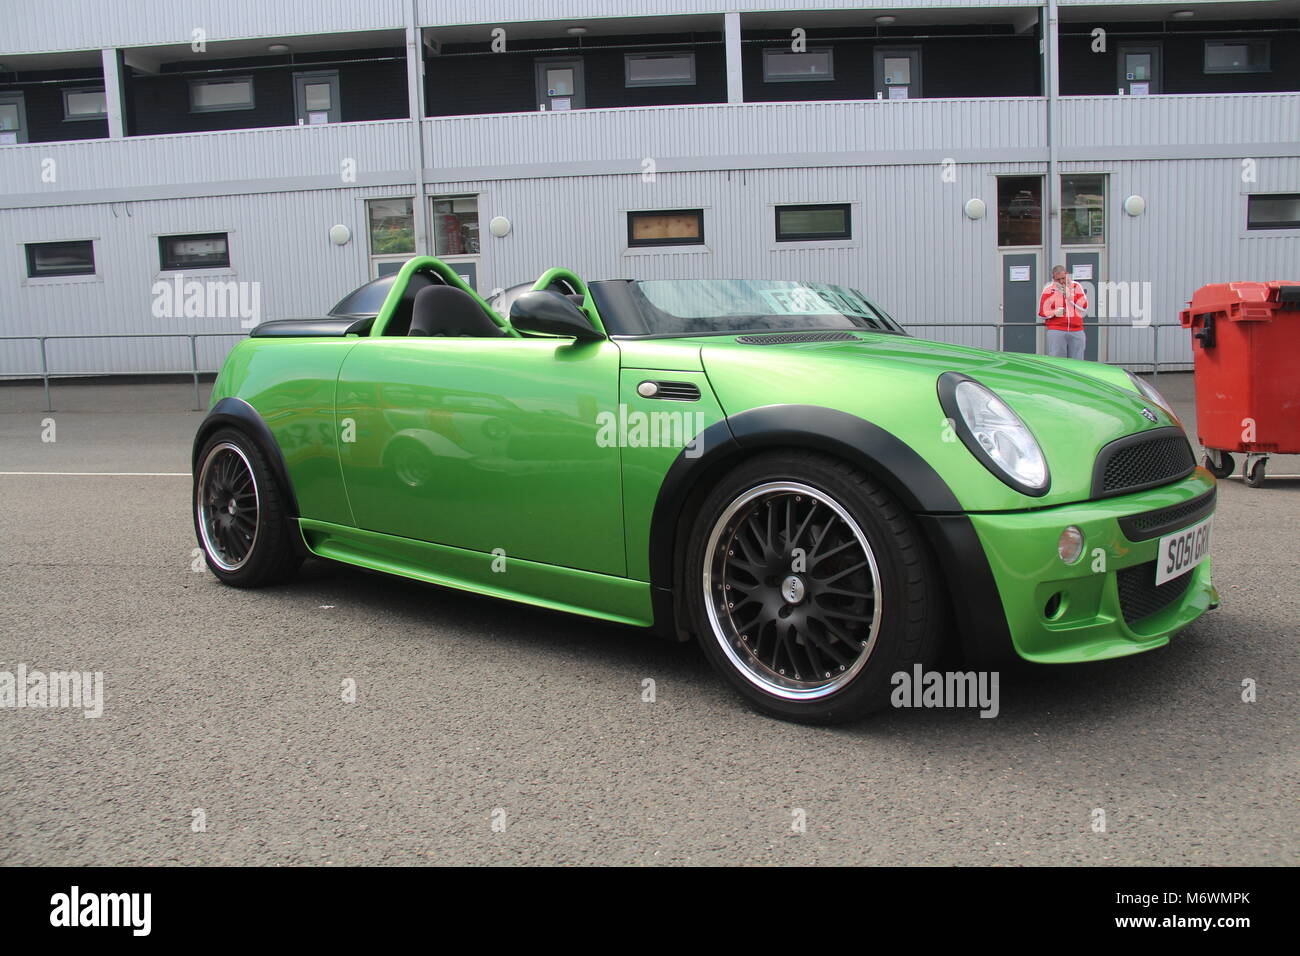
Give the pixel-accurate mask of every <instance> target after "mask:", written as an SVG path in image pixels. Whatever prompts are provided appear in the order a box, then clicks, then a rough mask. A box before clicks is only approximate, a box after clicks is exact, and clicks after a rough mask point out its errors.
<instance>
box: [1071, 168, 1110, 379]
mask: <svg viewBox="0 0 1300 956" xmlns="http://www.w3.org/2000/svg"><path fill="white" fill-rule="evenodd" d="M1107 188H1108V180H1107V175H1106V174H1105V173H1063V174H1061V237H1060V242H1061V252H1062V254H1063V255H1064V256H1065V267H1066V269H1068V270H1069V271H1070V277H1071V278H1072V279H1074V281H1076V282H1078V283H1079V284H1080V285H1081V286H1083V290H1084V292H1086V293H1087V294H1088V313H1087V315H1086V316H1085V317H1084V320H1083V326H1084V331H1085V332H1087V333H1088V335H1087V339H1088V344H1087V346H1086V348H1085V349H1084V358H1086V359H1088V361H1090V362H1095V361H1097V356H1098V355H1105V354H1106V350H1105V340H1106V335H1107V332H1108V331H1109V330H1108V329H1105V328H1101V327H1099V326H1098V325H1097V323H1098V321H1105V319H1106V317H1105V316H1103V315H1101V295H1100V289H1101V288H1102V286H1101V283H1102V282H1104V281H1105V280H1106V278H1107V275H1106V226H1107V224H1106V209H1107V202H1106V196H1107Z"/></svg>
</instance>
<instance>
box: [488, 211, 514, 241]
mask: <svg viewBox="0 0 1300 956" xmlns="http://www.w3.org/2000/svg"><path fill="white" fill-rule="evenodd" d="M488 232H490V233H492V235H494V236H496V237H497V238H498V239H504V238H505V237H506V236H508V235H510V220H509V219H507V218H506V217H505V216H493V217H492V221H491V222H489V223H488Z"/></svg>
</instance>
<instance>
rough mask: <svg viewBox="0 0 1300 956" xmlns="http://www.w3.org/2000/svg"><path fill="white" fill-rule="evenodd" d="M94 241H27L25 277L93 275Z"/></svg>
mask: <svg viewBox="0 0 1300 956" xmlns="http://www.w3.org/2000/svg"><path fill="white" fill-rule="evenodd" d="M94 274H95V243H94V242H93V241H92V240H90V239H77V240H73V241H70V242H29V243H27V277H28V278H29V279H43V278H45V277H47V276H93V275H94Z"/></svg>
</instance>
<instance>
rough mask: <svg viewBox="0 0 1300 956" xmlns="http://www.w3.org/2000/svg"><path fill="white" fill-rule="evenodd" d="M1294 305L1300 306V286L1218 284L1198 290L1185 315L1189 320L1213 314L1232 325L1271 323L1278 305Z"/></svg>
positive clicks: (1292, 283) (1285, 283)
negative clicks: (1236, 323) (1239, 323)
mask: <svg viewBox="0 0 1300 956" xmlns="http://www.w3.org/2000/svg"><path fill="white" fill-rule="evenodd" d="M1293 302H1300V282H1295V281H1288V280H1283V279H1277V280H1274V281H1272V282H1219V283H1213V284H1211V285H1203V286H1201V287H1200V288H1199V289H1197V290H1196V292H1195V293H1194V294H1193V295H1192V299H1191V301H1190V302H1189V303H1187V306H1188V307H1187V308H1186V309H1184V310H1183V312H1184V314H1185V315H1186V316H1188V317H1190V316H1194V315H1204V314H1206V313H1214V314H1215V315H1217V316H1219V317H1221V318H1224V319H1227V320H1228V321H1230V322H1259V321H1267V320H1269V319H1272V318H1273V316H1274V314H1275V313H1276V312H1278V308H1277V307H1278V306H1279V305H1285V304H1289V303H1293ZM1287 311H1291V310H1287ZM1183 324H1184V325H1186V324H1187V321H1186V320H1184V322H1183Z"/></svg>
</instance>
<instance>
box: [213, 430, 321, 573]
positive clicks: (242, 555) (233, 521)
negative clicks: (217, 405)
mask: <svg viewBox="0 0 1300 956" xmlns="http://www.w3.org/2000/svg"><path fill="white" fill-rule="evenodd" d="M284 502H285V495H284V489H282V488H281V487H280V484H279V482H278V481H276V478H275V475H274V473H273V472H272V471H271V468H270V466H269V465H268V464H267V460H266V456H265V455H264V454H263V453H262V450H261V449H260V448H259V447H258V446H257V444H256V443H255V442H253V441H252V440H250V439H249V438H248V436H247V435H245V434H244V433H243V432H241V431H238V430H237V429H233V428H222V429H218V430H217V431H216V432H214V433H213V434H212V435H211V436H210V437H209V438H208V440H207V441H206V442H204V444H203V449H202V451H200V453H199V456H198V459H197V463H196V466H195V470H194V495H193V514H194V533H195V535H196V536H197V537H198V542H199V547H200V548H201V549H202V550H203V555H204V558H205V559H206V561H207V565H208V568H209V569H210V570H211V571H212V573H213V574H215V575H216V576H217V577H218V578H220V579H221V580H222V581H224V582H225V583H226V584H229V585H232V586H234V587H240V588H255V587H262V586H264V585H268V584H276V583H279V582H281V581H285V580H287V579H289V578H290V577H292V576H293V574H294V573H295V572H296V571H297V570H298V566H299V565H300V564H301V563H302V550H301V549H300V548H299V547H298V546H297V544H296V542H295V540H294V537H293V536H294V535H295V534H296V533H297V528H296V527H295V525H294V522H293V520H292V519H291V518H290V517H289V515H288V513H287V511H286V509H285V505H284Z"/></svg>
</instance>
